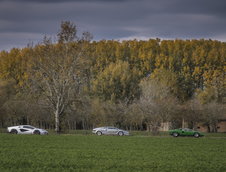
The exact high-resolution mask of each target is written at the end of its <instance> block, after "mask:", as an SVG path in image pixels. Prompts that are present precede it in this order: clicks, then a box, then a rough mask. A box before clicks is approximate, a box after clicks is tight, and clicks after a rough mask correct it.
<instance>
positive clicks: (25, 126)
mask: <svg viewBox="0 0 226 172" xmlns="http://www.w3.org/2000/svg"><path fill="white" fill-rule="evenodd" d="M23 128H28V129H34V128H33V127H30V126H23Z"/></svg>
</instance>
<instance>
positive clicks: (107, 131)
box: [92, 127, 129, 136]
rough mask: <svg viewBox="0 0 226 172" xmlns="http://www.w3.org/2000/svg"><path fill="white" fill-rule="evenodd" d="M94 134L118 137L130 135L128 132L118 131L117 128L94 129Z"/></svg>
mask: <svg viewBox="0 0 226 172" xmlns="http://www.w3.org/2000/svg"><path fill="white" fill-rule="evenodd" d="M92 133H94V134H97V135H98V136H101V135H102V134H103V135H118V136H123V135H126V136H128V135H129V132H128V131H125V130H122V129H118V128H116V127H99V128H94V129H93V131H92Z"/></svg>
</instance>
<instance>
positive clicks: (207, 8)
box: [0, 0, 226, 49]
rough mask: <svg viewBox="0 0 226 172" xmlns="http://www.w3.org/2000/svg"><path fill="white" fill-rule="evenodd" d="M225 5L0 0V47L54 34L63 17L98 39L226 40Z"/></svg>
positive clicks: (205, 1)
mask: <svg viewBox="0 0 226 172" xmlns="http://www.w3.org/2000/svg"><path fill="white" fill-rule="evenodd" d="M225 9H226V1H225V0H217V1H212V0H189V1H188V0H170V1H169V0H158V1H156V0H139V1H137V0H64V1H63V0H33V1H32V0H20V1H18V0H7V1H6V0H0V36H1V37H0V49H2V47H4V48H7V47H8V48H11V47H13V46H19V47H21V46H25V45H26V41H28V40H30V41H34V42H35V41H37V40H38V39H42V38H41V37H40V38H39V37H38V36H41V35H46V34H47V35H54V34H55V33H56V32H57V31H58V29H59V25H60V22H61V21H62V20H70V21H72V22H74V23H75V24H76V25H77V26H78V29H79V30H85V31H90V32H91V33H93V34H94V39H96V40H99V39H122V38H123V39H128V38H142V39H144V38H155V37H159V38H162V39H169V38H171V39H175V38H182V39H185V38H186V39H190V38H197V39H199V38H206V39H209V38H211V39H219V40H223V41H226V22H225V18H226V10H225ZM3 38H4V39H3ZM3 45H4V46H3Z"/></svg>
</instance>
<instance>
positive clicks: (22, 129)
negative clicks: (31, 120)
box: [7, 125, 48, 135]
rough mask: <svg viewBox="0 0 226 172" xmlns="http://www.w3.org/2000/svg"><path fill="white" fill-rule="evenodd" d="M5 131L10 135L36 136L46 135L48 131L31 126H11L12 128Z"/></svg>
mask: <svg viewBox="0 0 226 172" xmlns="http://www.w3.org/2000/svg"><path fill="white" fill-rule="evenodd" d="M7 130H8V132H9V133H11V134H37V135H40V134H41V135H44V134H48V131H46V130H44V129H40V128H36V127H33V126H31V125H18V126H12V127H8V128H7Z"/></svg>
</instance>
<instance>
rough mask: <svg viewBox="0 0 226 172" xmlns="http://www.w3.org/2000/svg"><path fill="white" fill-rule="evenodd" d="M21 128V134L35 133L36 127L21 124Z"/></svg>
mask: <svg viewBox="0 0 226 172" xmlns="http://www.w3.org/2000/svg"><path fill="white" fill-rule="evenodd" d="M19 130H20V133H21V134H33V130H34V128H32V127H28V126H21V127H20V129H19Z"/></svg>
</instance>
